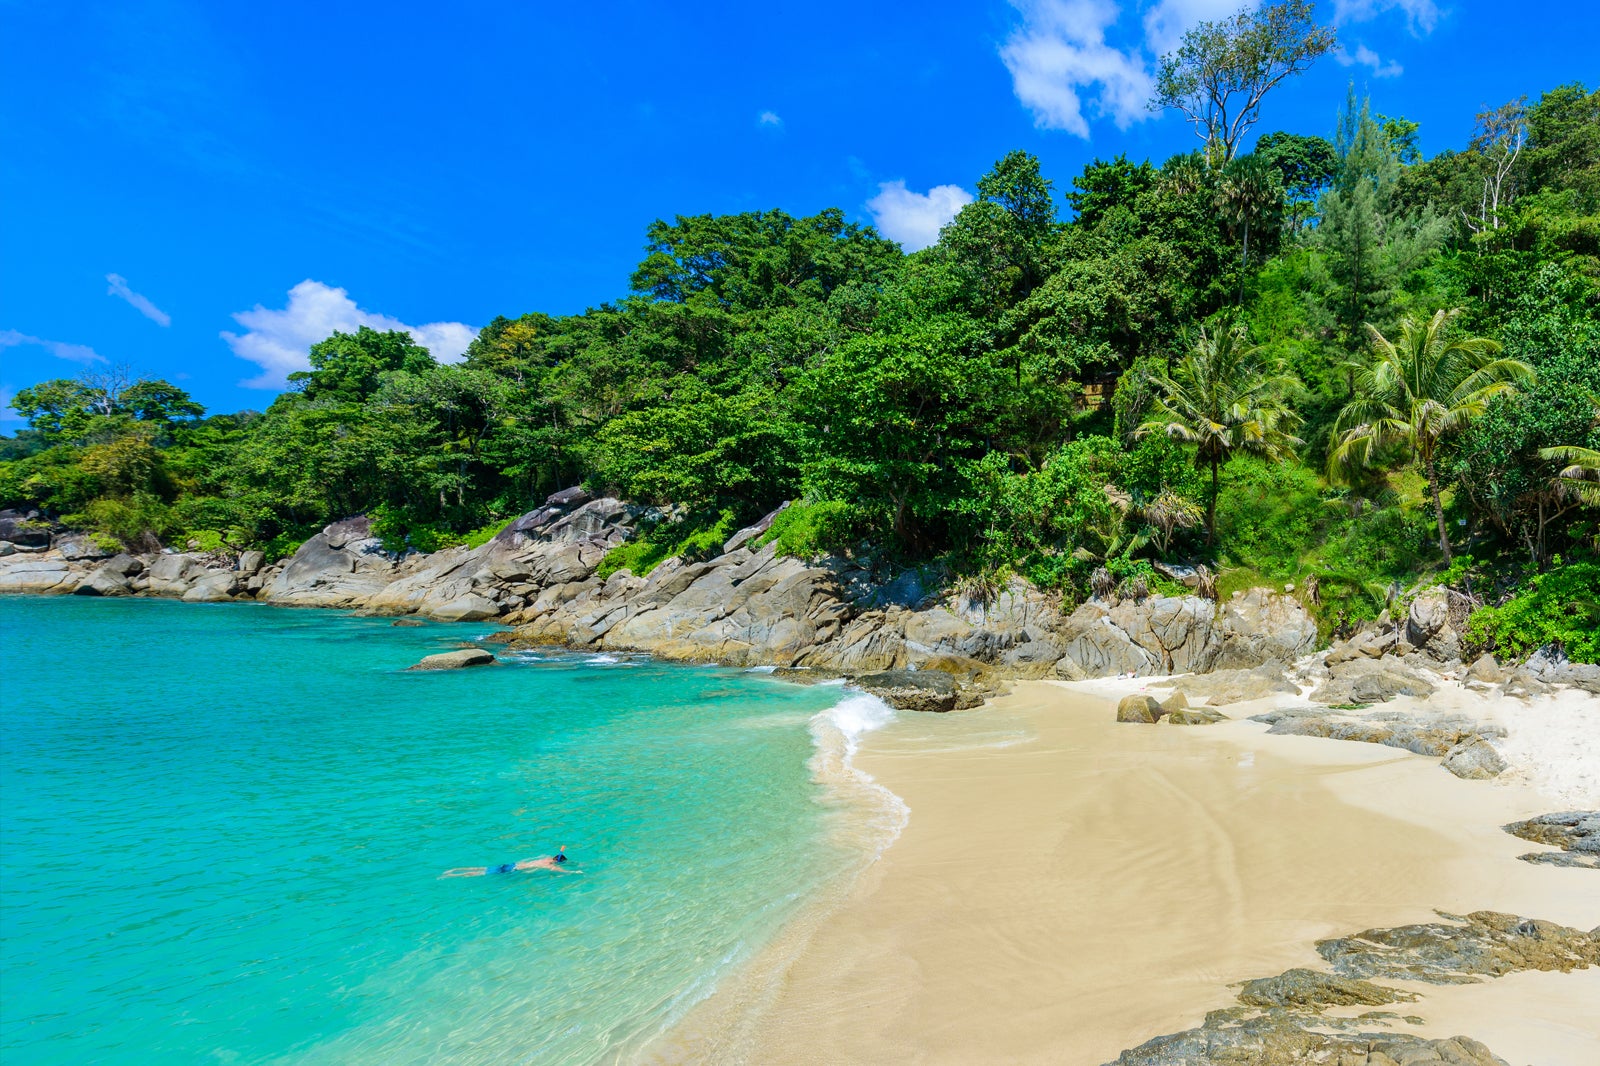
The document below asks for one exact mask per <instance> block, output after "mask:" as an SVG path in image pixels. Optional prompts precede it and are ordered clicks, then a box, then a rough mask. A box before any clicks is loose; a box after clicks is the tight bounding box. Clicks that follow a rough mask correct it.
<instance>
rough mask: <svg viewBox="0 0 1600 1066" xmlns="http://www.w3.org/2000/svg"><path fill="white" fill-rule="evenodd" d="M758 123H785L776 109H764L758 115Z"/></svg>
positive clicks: (775, 124)
mask: <svg viewBox="0 0 1600 1066" xmlns="http://www.w3.org/2000/svg"><path fill="white" fill-rule="evenodd" d="M756 125H758V126H781V125H783V119H782V118H781V117H779V115H778V113H777V112H776V111H763V112H761V114H760V115H758V116H757V117H756Z"/></svg>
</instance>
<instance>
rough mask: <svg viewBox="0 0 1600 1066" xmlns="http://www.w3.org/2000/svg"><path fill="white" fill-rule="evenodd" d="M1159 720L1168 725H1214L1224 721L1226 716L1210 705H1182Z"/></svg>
mask: <svg viewBox="0 0 1600 1066" xmlns="http://www.w3.org/2000/svg"><path fill="white" fill-rule="evenodd" d="M1161 720H1162V721H1163V722H1165V723H1167V724H1168V725H1216V724H1217V723H1218V722H1226V721H1227V720H1228V716H1227V715H1225V714H1223V713H1222V712H1221V711H1218V710H1213V709H1212V708H1210V707H1184V708H1181V709H1180V710H1176V711H1172V712H1170V713H1168V714H1167V715H1165V716H1164V717H1163V718H1162V719H1161Z"/></svg>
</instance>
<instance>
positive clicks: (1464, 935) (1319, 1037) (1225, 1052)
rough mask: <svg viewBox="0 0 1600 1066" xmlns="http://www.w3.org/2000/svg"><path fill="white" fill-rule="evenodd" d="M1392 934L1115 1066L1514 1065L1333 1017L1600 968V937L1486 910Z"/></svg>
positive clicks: (1350, 940) (1388, 1020) (1263, 981)
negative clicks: (1550, 973) (1427, 990)
mask: <svg viewBox="0 0 1600 1066" xmlns="http://www.w3.org/2000/svg"><path fill="white" fill-rule="evenodd" d="M1440 917H1441V919H1443V920H1442V921H1439V922H1430V923H1426V924H1422V925H1408V926H1401V927H1399V928H1395V929H1368V930H1366V931H1365V932H1362V933H1358V934H1356V935H1355V936H1350V937H1341V938H1337V939H1333V940H1324V941H1321V942H1320V943H1318V944H1317V952H1318V953H1319V954H1320V955H1321V956H1322V957H1323V958H1324V959H1325V960H1327V962H1328V963H1329V965H1330V966H1331V967H1332V972H1331V973H1329V972H1322V971H1318V970H1310V969H1304V968H1296V969H1292V970H1286V971H1284V972H1283V973H1281V974H1279V975H1278V976H1276V977H1265V978H1259V979H1257V980H1253V981H1246V982H1245V983H1244V985H1243V986H1242V987H1241V989H1240V991H1239V993H1238V1000H1239V1004H1240V1005H1239V1006H1237V1007H1229V1008H1224V1009H1222V1010H1214V1011H1212V1012H1211V1013H1209V1014H1207V1015H1206V1019H1205V1022H1204V1024H1202V1025H1200V1026H1198V1027H1196V1028H1194V1029H1188V1030H1185V1031H1184V1032H1181V1033H1173V1034H1171V1035H1168V1036H1159V1037H1156V1038H1155V1039H1154V1040H1150V1041H1147V1042H1146V1043H1144V1044H1141V1045H1139V1046H1138V1047H1136V1048H1133V1049H1131V1050H1129V1051H1124V1052H1123V1053H1122V1054H1121V1056H1119V1057H1118V1058H1117V1059H1116V1061H1115V1062H1114V1063H1108V1064H1107V1066H1213V1064H1214V1066H1223V1064H1230V1066H1232V1064H1240V1063H1279V1062H1285V1063H1287V1062H1306V1063H1312V1062H1317V1063H1329V1064H1335V1063H1337V1064H1340V1066H1358V1064H1359V1066H1400V1064H1402V1063H1403V1064H1406V1066H1506V1062H1505V1060H1504V1059H1501V1058H1499V1057H1498V1056H1496V1055H1495V1054H1494V1053H1493V1052H1491V1051H1490V1050H1489V1049H1488V1048H1487V1047H1485V1046H1484V1045H1483V1044H1480V1043H1479V1042H1478V1041H1476V1040H1473V1039H1470V1038H1469V1037H1465V1036H1453V1037H1449V1038H1448V1039H1426V1038H1423V1037H1419V1036H1413V1035H1411V1034H1409V1033H1396V1032H1393V1031H1390V1030H1387V1029H1386V1028H1385V1027H1387V1026H1389V1025H1391V1024H1393V1023H1394V1022H1396V1021H1413V1020H1416V1019H1410V1018H1402V1017H1401V1016H1400V1015H1398V1014H1396V1013H1394V1012H1392V1011H1368V1012H1366V1013H1364V1014H1361V1015H1360V1016H1359V1017H1354V1018H1350V1017H1345V1016H1343V1015H1340V1014H1330V1013H1328V1009H1329V1008H1332V1007H1345V1008H1348V1007H1362V1006H1368V1007H1381V1006H1387V1005H1389V1004H1397V1003H1411V1002H1415V1001H1416V1000H1417V998H1418V997H1417V996H1416V994H1414V993H1412V992H1407V991H1404V990H1402V989H1398V988H1392V987H1390V986H1387V985H1383V984H1379V983H1378V980H1381V979H1389V980H1413V981H1424V982H1428V983H1431V984H1465V983H1470V982H1476V981H1480V980H1483V979H1484V978H1494V977H1502V976H1504V975H1506V974H1508V973H1515V972H1517V971H1521V970H1559V971H1563V972H1565V971H1569V970H1573V969H1582V968H1585V967H1588V966H1594V965H1600V930H1591V931H1589V932H1584V931H1583V930H1581V929H1570V928H1568V927H1566V926H1562V925H1557V924H1556V923H1554V922H1545V921H1539V920H1537V919H1528V918H1519V917H1517V916H1516V915H1511V914H1498V913H1495V912H1492V911H1478V912H1475V913H1473V914H1469V915H1466V916H1464V917H1461V916H1456V915H1448V914H1442V915H1440Z"/></svg>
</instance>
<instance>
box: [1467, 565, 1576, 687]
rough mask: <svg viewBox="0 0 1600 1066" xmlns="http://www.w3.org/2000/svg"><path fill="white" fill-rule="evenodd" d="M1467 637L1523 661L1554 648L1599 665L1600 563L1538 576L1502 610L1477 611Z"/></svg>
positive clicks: (1573, 658) (1555, 570) (1478, 644)
mask: <svg viewBox="0 0 1600 1066" xmlns="http://www.w3.org/2000/svg"><path fill="white" fill-rule="evenodd" d="M1467 637H1468V639H1469V640H1470V641H1471V642H1472V643H1473V644H1474V645H1476V646H1479V647H1482V648H1485V649H1493V650H1495V651H1499V652H1502V653H1505V654H1509V655H1514V656H1517V657H1519V658H1520V657H1522V656H1524V655H1528V654H1529V653H1531V652H1533V651H1536V650H1537V649H1539V648H1542V647H1544V646H1545V645H1546V644H1553V645H1555V646H1556V647H1558V648H1560V649H1561V650H1562V651H1564V652H1566V654H1567V658H1569V659H1571V660H1572V661H1574V662H1580V663H1594V662H1600V564H1597V563H1572V564H1570V565H1567V566H1559V565H1558V567H1557V568H1556V569H1554V570H1551V571H1550V572H1549V573H1545V574H1540V575H1538V576H1537V577H1535V578H1533V579H1532V580H1530V581H1529V582H1528V584H1527V585H1526V586H1524V587H1523V589H1522V590H1521V591H1519V592H1518V593H1517V594H1516V595H1515V596H1513V597H1512V598H1511V599H1510V600H1508V601H1507V602H1506V603H1504V604H1502V605H1501V606H1499V607H1485V608H1482V609H1481V610H1479V611H1477V612H1475V613H1474V614H1473V616H1472V621H1471V622H1469V623H1468V625H1467Z"/></svg>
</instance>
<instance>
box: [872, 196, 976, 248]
mask: <svg viewBox="0 0 1600 1066" xmlns="http://www.w3.org/2000/svg"><path fill="white" fill-rule="evenodd" d="M971 202H972V194H971V193H970V192H968V191H967V190H965V189H963V188H962V187H961V186H959V185H935V186H934V187H933V188H931V189H929V190H928V191H927V192H925V193H921V192H912V191H911V190H910V189H908V188H906V183H905V182H903V181H885V182H882V183H881V184H879V186H878V195H876V196H874V197H873V198H872V199H870V200H868V201H867V210H868V211H870V212H872V218H873V221H874V222H876V223H877V225H878V230H879V232H881V233H882V234H883V235H884V236H885V237H888V238H889V239H890V240H892V241H899V242H900V246H901V247H902V248H904V249H905V250H906V251H908V252H914V251H916V250H917V249H919V248H926V247H928V245H930V244H932V243H934V242H935V241H937V240H938V239H939V230H940V229H942V228H943V227H944V224H945V223H946V222H949V221H950V220H951V219H952V218H955V217H956V212H957V211H960V210H961V209H962V208H963V207H965V206H966V205H967V204H970V203H971Z"/></svg>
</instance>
